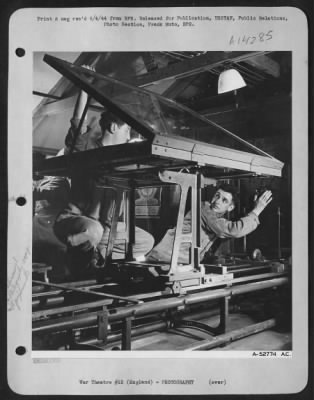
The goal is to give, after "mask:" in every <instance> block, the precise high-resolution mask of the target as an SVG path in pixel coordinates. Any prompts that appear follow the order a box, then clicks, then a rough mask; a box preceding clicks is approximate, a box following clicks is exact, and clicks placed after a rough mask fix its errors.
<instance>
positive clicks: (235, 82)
mask: <svg viewBox="0 0 314 400" xmlns="http://www.w3.org/2000/svg"><path fill="white" fill-rule="evenodd" d="M244 86H246V83H245V81H244V79H243V78H242V76H241V74H240V72H238V71H237V70H236V69H234V68H231V69H226V70H225V71H222V72H221V74H220V75H219V79H218V94H221V93H226V92H231V91H232V90H237V89H240V88H242V87H244Z"/></svg>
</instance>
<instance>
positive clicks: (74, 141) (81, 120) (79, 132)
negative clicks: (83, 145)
mask: <svg viewBox="0 0 314 400" xmlns="http://www.w3.org/2000/svg"><path fill="white" fill-rule="evenodd" d="M90 101H91V97H90V96H88V97H87V101H86V104H85V107H84V110H83V113H82V116H81V119H80V122H79V125H78V127H77V129H76V130H75V132H74V137H73V141H72V143H71V146H70V152H69V154H72V153H73V151H74V149H75V145H76V142H77V138H78V137H79V135H80V134H81V129H82V126H83V123H84V120H85V117H86V114H87V111H88V107H89V104H90Z"/></svg>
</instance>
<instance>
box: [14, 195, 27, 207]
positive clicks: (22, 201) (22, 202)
mask: <svg viewBox="0 0 314 400" xmlns="http://www.w3.org/2000/svg"><path fill="white" fill-rule="evenodd" d="M16 204H17V205H18V206H25V204H26V199H25V197H22V196H21V197H18V198H17V199H16Z"/></svg>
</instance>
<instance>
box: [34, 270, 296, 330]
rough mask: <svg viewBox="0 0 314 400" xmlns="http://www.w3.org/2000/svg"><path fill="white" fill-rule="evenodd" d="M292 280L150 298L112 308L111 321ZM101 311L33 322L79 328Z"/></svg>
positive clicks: (42, 327) (47, 327)
mask: <svg viewBox="0 0 314 400" xmlns="http://www.w3.org/2000/svg"><path fill="white" fill-rule="evenodd" d="M288 283H289V278H288V277H281V278H276V279H271V280H268V281H264V282H255V283H249V284H247V285H243V286H238V287H232V288H224V289H217V290H214V291H204V292H199V293H194V294H188V295H185V296H180V297H175V298H168V299H161V300H155V301H150V302H147V303H142V304H136V305H132V306H125V307H123V308H122V309H116V310H112V311H111V313H110V314H109V315H108V321H109V322H112V321H118V320H124V319H126V318H129V317H136V316H141V315H148V314H152V313H158V312H161V311H165V310H170V309H176V308H184V307H185V306H187V305H192V304H198V303H202V302H207V301H211V300H218V299H222V298H224V297H232V296H236V295H239V294H243V293H249V292H253V291H258V290H263V289H267V288H271V287H278V286H282V285H285V284H288ZM97 318H98V313H97V312H92V313H88V314H86V315H76V316H72V317H63V318H59V319H57V320H55V319H54V320H52V321H35V322H33V332H34V333H39V332H41V333H44V332H45V333H48V332H57V331H61V330H68V329H77V328H82V327H86V326H90V325H93V324H97Z"/></svg>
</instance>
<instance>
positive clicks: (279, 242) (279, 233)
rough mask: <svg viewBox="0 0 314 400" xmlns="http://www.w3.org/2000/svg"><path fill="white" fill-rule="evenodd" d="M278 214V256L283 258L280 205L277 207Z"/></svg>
mask: <svg viewBox="0 0 314 400" xmlns="http://www.w3.org/2000/svg"><path fill="white" fill-rule="evenodd" d="M277 215H278V258H281V212H280V207H278V208H277Z"/></svg>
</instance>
